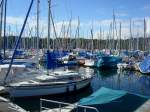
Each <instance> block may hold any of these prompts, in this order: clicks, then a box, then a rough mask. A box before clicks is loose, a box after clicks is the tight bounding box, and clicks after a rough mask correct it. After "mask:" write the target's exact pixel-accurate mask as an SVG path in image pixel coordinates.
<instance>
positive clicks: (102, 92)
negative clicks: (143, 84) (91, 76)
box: [79, 87, 127, 105]
mask: <svg viewBox="0 0 150 112" xmlns="http://www.w3.org/2000/svg"><path fill="white" fill-rule="evenodd" d="M126 94H127V92H126V91H123V90H112V89H108V88H105V87H101V88H100V89H99V90H97V91H96V92H94V93H93V94H92V95H90V96H89V97H87V98H83V99H81V100H80V101H79V104H80V105H96V104H105V103H109V102H111V101H113V100H116V99H118V98H121V97H122V96H125V95H126Z"/></svg>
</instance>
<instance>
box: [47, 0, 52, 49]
mask: <svg viewBox="0 0 150 112" xmlns="http://www.w3.org/2000/svg"><path fill="white" fill-rule="evenodd" d="M50 13H51V0H48V38H47V49H48V50H50V35H51V17H50V16H51V14H50Z"/></svg>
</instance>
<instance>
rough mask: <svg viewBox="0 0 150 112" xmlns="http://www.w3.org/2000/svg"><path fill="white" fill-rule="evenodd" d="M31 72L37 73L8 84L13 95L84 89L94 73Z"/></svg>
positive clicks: (50, 93)
mask: <svg viewBox="0 0 150 112" xmlns="http://www.w3.org/2000/svg"><path fill="white" fill-rule="evenodd" d="M50 2H51V0H49V1H48V4H49V9H50V4H51V3H50ZM32 4H33V0H32V1H31V4H30V8H29V10H28V15H29V12H30V10H31V7H32ZM37 9H39V0H37ZM37 12H39V11H37ZM49 13H50V11H49ZM28 15H27V16H26V19H25V23H26V20H27V18H28ZM20 38H21V36H20ZM17 45H18V44H17ZM17 45H16V48H17ZM14 53H15V52H14ZM14 55H15V54H14ZM14 55H13V57H14ZM48 56H49V51H47V59H49V58H48ZM12 60H13V58H12ZM50 63H51V62H50V61H49V60H48V62H47V66H49V65H50ZM11 64H12V63H11ZM11 64H10V67H11ZM8 74H9V71H8V73H7V75H6V76H8ZM31 74H35V76H34V77H32V78H30V79H27V80H24V81H19V82H16V83H8V84H7V85H6V88H7V91H8V92H9V94H10V96H11V97H30V96H42V95H52V94H60V93H66V92H72V91H76V90H79V89H82V88H84V87H86V86H87V85H89V83H90V81H91V78H92V75H91V74H89V73H87V74H86V73H85V74H80V73H78V72H74V71H68V70H67V71H57V72H54V71H53V72H49V71H48V70H47V71H42V72H39V71H37V72H36V71H34V73H32V72H31ZM20 75H21V74H20Z"/></svg>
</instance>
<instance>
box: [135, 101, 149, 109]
mask: <svg viewBox="0 0 150 112" xmlns="http://www.w3.org/2000/svg"><path fill="white" fill-rule="evenodd" d="M135 112H150V99H149V100H148V101H146V102H145V103H144V104H143V105H141V106H140V107H139V108H138V109H137V110H136V111H135Z"/></svg>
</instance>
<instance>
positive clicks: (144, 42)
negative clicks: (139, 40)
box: [143, 18, 146, 51]
mask: <svg viewBox="0 0 150 112" xmlns="http://www.w3.org/2000/svg"><path fill="white" fill-rule="evenodd" d="M145 40H146V20H145V18H144V39H143V51H145V50H146V48H145V47H146V46H145V44H146V41H145Z"/></svg>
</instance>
